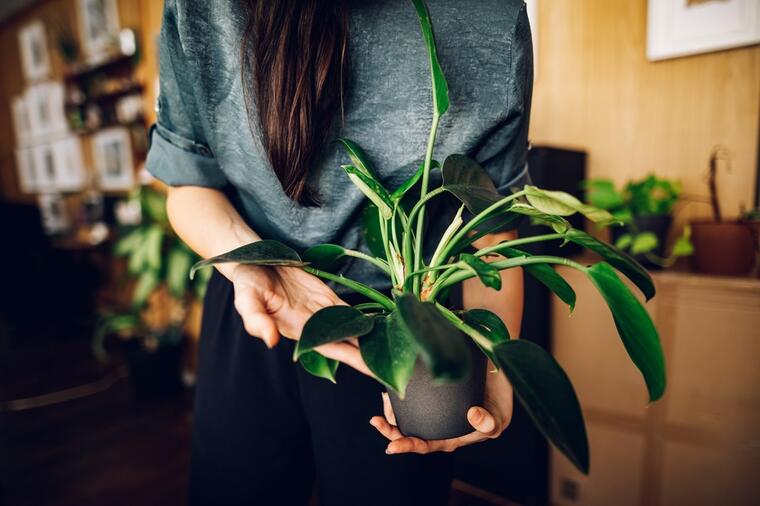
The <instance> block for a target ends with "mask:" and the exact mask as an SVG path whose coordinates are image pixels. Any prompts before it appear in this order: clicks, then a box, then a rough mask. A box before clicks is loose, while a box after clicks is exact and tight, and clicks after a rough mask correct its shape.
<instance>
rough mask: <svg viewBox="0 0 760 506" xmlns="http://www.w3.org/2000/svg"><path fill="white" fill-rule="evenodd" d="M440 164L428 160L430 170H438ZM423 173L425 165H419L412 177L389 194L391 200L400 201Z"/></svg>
mask: <svg viewBox="0 0 760 506" xmlns="http://www.w3.org/2000/svg"><path fill="white" fill-rule="evenodd" d="M440 166H441V164H440V163H439V162H438V161H437V160H430V168H431V169H437V168H440ZM423 172H425V164H424V163H421V164H420V166H419V167H418V168H417V172H415V173H414V174H412V176H411V177H410V178H409V179H407V180H406V181H404V183H403V184H402V185H401V186H399V187H398V188H396V189H395V190H394V191H393V193H391V198H392V199H393V200H394V201H399V200H401V199H402V198H403V197H404V195H405V194H406V192H408V191H409V189H410V188H412V187H413V186H414V185H415V184H417V181H419V180H420V178H421V177H422V173H423Z"/></svg>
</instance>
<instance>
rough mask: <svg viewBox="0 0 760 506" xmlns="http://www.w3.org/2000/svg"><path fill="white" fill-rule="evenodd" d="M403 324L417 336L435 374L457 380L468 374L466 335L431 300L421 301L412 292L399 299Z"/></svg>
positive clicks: (398, 306) (435, 375) (417, 340)
mask: <svg viewBox="0 0 760 506" xmlns="http://www.w3.org/2000/svg"><path fill="white" fill-rule="evenodd" d="M396 306H397V308H398V317H399V324H400V325H401V327H402V328H404V329H405V330H406V331H407V332H408V333H409V335H411V336H412V338H413V339H414V340H415V342H416V343H417V345H418V346H419V349H420V356H421V357H422V360H423V362H425V364H426V365H427V366H428V368H429V369H430V372H431V374H432V375H433V377H434V378H436V379H438V380H440V381H456V380H460V379H462V378H464V377H466V376H467V372H468V369H469V365H470V350H469V349H468V347H467V342H466V341H465V339H466V336H465V335H464V334H463V333H462V332H461V331H460V330H459V329H457V328H456V327H455V326H454V325H453V324H452V323H451V322H449V321H448V320H447V319H446V317H444V316H443V315H442V314H441V313H440V311H439V310H438V308H436V307H435V305H434V304H432V303H430V302H420V301H419V300H418V299H417V297H416V296H414V295H412V294H408V293H407V294H403V295H401V296H400V297H399V298H398V299H397V302H396Z"/></svg>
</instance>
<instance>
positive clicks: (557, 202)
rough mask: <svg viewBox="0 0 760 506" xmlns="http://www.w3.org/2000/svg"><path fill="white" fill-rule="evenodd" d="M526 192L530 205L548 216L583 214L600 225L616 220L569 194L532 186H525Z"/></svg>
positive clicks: (602, 210) (606, 212)
mask: <svg viewBox="0 0 760 506" xmlns="http://www.w3.org/2000/svg"><path fill="white" fill-rule="evenodd" d="M525 192H526V195H525V196H526V198H527V199H528V202H530V205H532V206H533V207H535V208H536V209H538V210H539V211H541V212H544V213H546V214H551V215H554V216H571V215H573V214H575V213H581V214H582V215H583V216H585V217H586V218H588V219H589V220H591V221H593V222H594V223H597V224H600V225H609V224H611V223H614V222H615V218H613V216H612V215H611V214H610V213H609V212H608V211H605V210H604V209H599V208H598V207H594V206H590V205H588V204H584V203H583V202H581V201H580V200H578V199H577V198H575V197H573V196H572V195H570V194H569V193H565V192H559V191H548V190H542V189H541V188H537V187H535V186H531V185H525Z"/></svg>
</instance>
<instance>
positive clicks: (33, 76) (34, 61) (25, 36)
mask: <svg viewBox="0 0 760 506" xmlns="http://www.w3.org/2000/svg"><path fill="white" fill-rule="evenodd" d="M18 45H19V51H20V53H21V70H22V72H23V74H24V78H26V80H27V81H29V82H34V81H39V80H41V79H45V78H47V77H48V76H49V75H50V54H49V53H48V45H47V38H46V36H45V24H44V23H43V22H42V21H40V20H37V21H33V22H32V23H29V24H27V25H24V26H23V27H21V29H19V31H18Z"/></svg>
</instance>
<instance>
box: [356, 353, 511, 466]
mask: <svg viewBox="0 0 760 506" xmlns="http://www.w3.org/2000/svg"><path fill="white" fill-rule="evenodd" d="M493 370H494V367H493V364H491V362H490V361H489V362H488V372H487V373H486V392H485V402H484V403H483V404H484V406H473V407H471V408H470V409H469V411H468V412H467V420H468V421H469V422H470V425H472V427H473V429H475V430H474V431H473V432H470V433H469V434H465V435H464V436H460V437H456V438H452V439H436V440H430V441H426V440H424V439H420V438H417V437H408V436H404V435H403V434H402V433H401V431H399V429H398V427H397V426H396V417H395V415H394V414H393V408H392V407H391V402H390V399H389V398H388V394H387V393H383V411H384V415H385V416H375V417H372V420H370V422H369V423H370V424H371V425H372V426H373V427H374V428H376V429H377V430H378V432H380V434H382V435H383V436H385V437H386V438H388V439H389V440H390V443H389V444H388V447H387V448H386V449H385V453H388V454H396V453H432V452H452V451H454V450H456V449H457V448H459V447H461V446H467V445H471V444H473V443H480V442H481V441H485V440H487V439H494V438H497V437H499V436H500V435H501V433H502V432H504V429H506V428H507V426H509V422H511V421H512V387H511V386H510V384H509V382H508V381H507V379H506V378H505V377H504V374H502V373H501V372H491V371H493Z"/></svg>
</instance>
